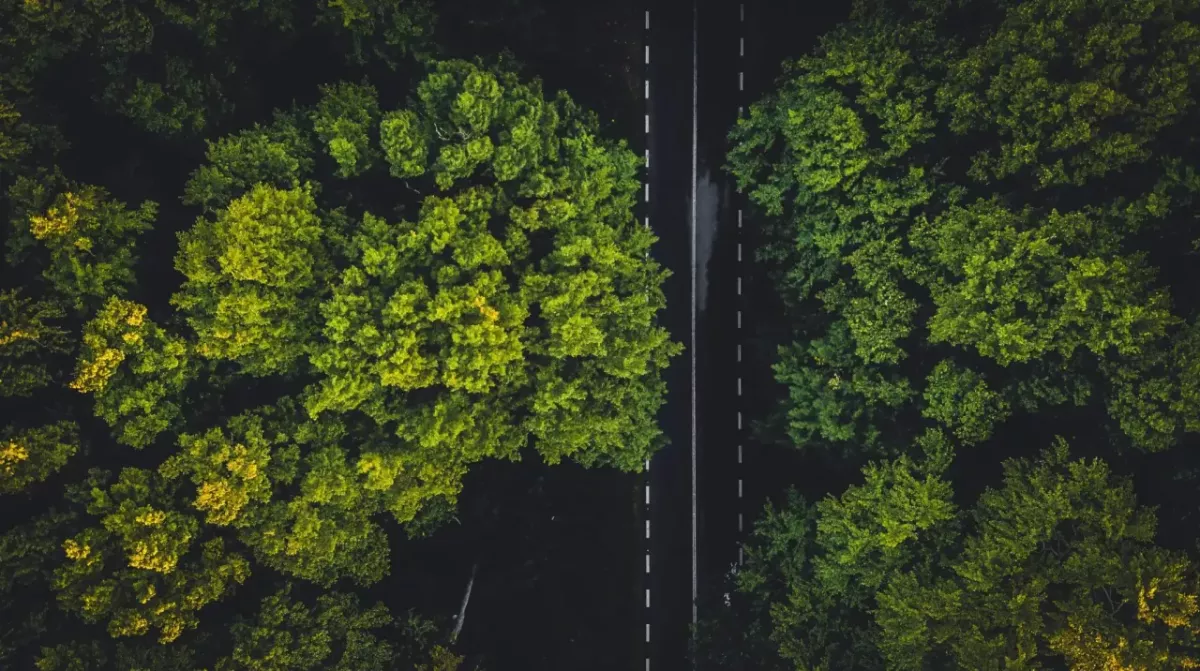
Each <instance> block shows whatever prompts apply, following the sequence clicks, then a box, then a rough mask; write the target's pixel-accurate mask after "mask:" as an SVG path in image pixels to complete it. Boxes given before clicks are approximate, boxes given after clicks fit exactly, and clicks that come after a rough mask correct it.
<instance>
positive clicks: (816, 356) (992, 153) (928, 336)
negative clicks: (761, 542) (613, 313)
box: [729, 0, 1200, 455]
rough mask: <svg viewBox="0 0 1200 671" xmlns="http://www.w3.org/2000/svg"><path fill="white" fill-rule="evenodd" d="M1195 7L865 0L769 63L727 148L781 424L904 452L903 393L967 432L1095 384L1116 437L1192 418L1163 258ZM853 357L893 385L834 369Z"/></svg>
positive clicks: (1195, 52)
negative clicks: (777, 298) (791, 334)
mask: <svg viewBox="0 0 1200 671" xmlns="http://www.w3.org/2000/svg"><path fill="white" fill-rule="evenodd" d="M905 4H907V5H908V6H907V7H904V8H898V7H897V6H898V5H905ZM1198 21H1200V6H1198V5H1197V3H1196V2H1194V0H1144V1H1141V2H1133V3H1126V2H1105V1H1099V2H1086V3H1081V2H1068V1H1064V0H1035V1H1033V2H1023V3H1009V2H1004V1H1000V0H979V1H977V2H967V3H940V2H929V3H924V2H917V3H889V2H882V1H880V2H860V3H858V5H857V7H856V10H855V13H854V16H853V18H852V21H851V22H849V23H847V24H844V25H842V26H839V27H838V28H836V29H835V30H833V31H832V32H831V33H829V34H828V35H826V36H825V37H824V38H822V41H821V48H820V49H819V50H818V52H817V53H816V54H815V55H812V56H807V57H803V58H800V59H798V60H796V61H794V62H791V63H789V64H788V65H787V66H786V68H785V75H784V76H783V77H782V78H781V79H780V81H779V84H778V88H777V90H775V91H774V92H772V93H770V94H769V95H767V96H766V97H765V98H764V99H763V100H761V101H759V102H758V103H756V104H754V105H752V106H751V107H750V109H749V113H748V115H747V116H746V117H744V118H742V119H739V121H738V123H737V126H736V128H735V129H734V130H733V131H732V133H731V135H730V139H731V141H732V143H733V148H732V150H731V151H730V154H729V169H730V170H731V172H732V173H733V175H734V177H735V178H736V180H737V183H738V185H739V188H740V189H742V190H743V191H744V192H745V193H746V194H747V195H748V197H749V200H750V202H751V203H752V204H753V206H754V213H753V216H754V217H755V218H756V224H758V225H759V226H760V227H761V228H762V229H763V230H764V231H765V232H766V235H767V237H768V240H769V242H768V244H767V245H766V246H765V247H764V248H763V249H761V250H759V260H760V261H762V262H764V263H766V264H767V265H768V266H769V267H770V273H771V275H772V278H773V279H774V280H775V282H776V284H777V285H778V286H780V288H781V291H782V293H783V296H784V298H785V300H786V302H787V304H788V305H789V309H790V311H791V312H792V314H793V315H794V316H795V317H796V319H795V328H794V330H795V331H796V334H797V335H796V338H797V343H796V344H795V345H794V346H792V347H785V348H784V349H783V350H781V352H780V361H779V363H778V365H777V366H776V375H777V378H778V379H779V380H780V381H781V382H783V383H784V384H786V385H787V386H788V387H789V388H790V397H789V399H788V400H787V401H786V402H785V404H786V408H785V409H786V413H787V416H788V428H789V435H790V437H791V439H792V440H793V441H795V442H796V443H797V444H798V445H801V446H804V447H806V448H808V447H818V448H820V447H825V448H831V449H833V450H834V451H836V452H839V453H842V454H851V455H853V454H861V453H865V454H868V455H888V454H895V453H897V452H899V451H903V450H905V449H907V447H908V446H911V445H912V444H913V443H912V439H913V438H915V434H914V433H913V431H914V429H915V430H916V431H917V433H919V432H920V431H922V430H924V429H925V428H927V427H928V426H929V424H928V423H927V424H925V425H921V426H917V427H913V426H912V425H911V424H909V425H907V427H906V428H904V429H901V430H897V426H896V423H895V422H896V419H897V417H900V416H908V415H911V414H913V413H914V411H915V412H916V413H918V414H920V415H922V416H924V417H925V418H927V419H928V420H930V421H931V422H933V423H934V425H935V426H940V427H942V428H945V429H947V430H948V432H949V433H950V434H951V435H953V436H955V439H956V440H958V441H960V442H962V443H980V442H985V441H987V440H988V437H989V436H990V435H991V434H992V433H993V432H994V430H995V428H996V427H998V426H999V425H1000V424H1001V423H1002V422H1003V420H1004V419H1005V418H1006V417H1007V416H1008V415H1009V412H1010V409H1012V410H1013V411H1020V412H1024V413H1035V412H1038V411H1039V410H1041V409H1044V408H1047V407H1050V406H1053V405H1058V404H1061V403H1063V402H1065V401H1067V400H1072V401H1074V402H1075V404H1076V405H1080V406H1091V407H1093V408H1096V407H1099V406H1105V407H1107V409H1108V414H1109V416H1110V418H1111V421H1110V422H1109V424H1111V426H1112V428H1113V429H1114V431H1113V433H1114V438H1115V439H1116V440H1117V442H1118V444H1119V445H1128V446H1133V447H1136V448H1139V449H1142V450H1147V451H1159V450H1163V449H1166V448H1167V447H1170V446H1172V445H1174V444H1176V443H1178V442H1179V440H1180V439H1181V437H1182V435H1183V434H1184V433H1193V432H1194V431H1195V427H1196V426H1197V425H1196V421H1195V420H1196V414H1195V410H1196V408H1195V407H1194V404H1192V403H1191V402H1190V401H1187V400H1185V399H1186V398H1188V397H1189V395H1190V391H1188V389H1187V384H1188V383H1186V382H1185V381H1184V377H1186V376H1181V377H1175V376H1174V373H1173V372H1171V373H1168V372H1166V369H1167V368H1168V367H1167V366H1165V365H1164V364H1165V362H1166V361H1167V360H1169V359H1170V360H1182V361H1192V360H1194V359H1195V358H1196V356H1195V354H1194V352H1193V351H1192V346H1193V345H1194V344H1195V343H1194V342H1193V339H1192V338H1191V337H1190V336H1188V335H1187V334H1188V333H1190V332H1191V326H1190V325H1189V324H1190V323H1191V321H1192V316H1191V315H1190V314H1189V313H1188V310H1190V309H1191V308H1190V307H1186V306H1190V302H1188V301H1184V302H1183V304H1182V305H1177V304H1178V303H1179V302H1180V301H1179V295H1178V292H1176V295H1175V296H1172V294H1171V292H1169V291H1168V289H1167V288H1166V287H1165V286H1163V285H1162V283H1161V282H1162V277H1163V276H1164V274H1169V273H1174V272H1177V271H1178V270H1179V269H1180V268H1182V267H1184V266H1185V265H1186V264H1187V263H1188V262H1189V258H1188V257H1187V256H1186V255H1185V254H1186V250H1183V249H1181V248H1180V247H1181V246H1180V245H1179V244H1178V243H1179V242H1180V240H1179V236H1180V235H1181V234H1183V232H1185V231H1187V230H1188V221H1189V220H1190V218H1191V215H1190V214H1189V212H1190V210H1191V208H1192V207H1193V205H1194V202H1195V200H1194V195H1195V193H1196V190H1197V186H1198V185H1197V182H1196V177H1195V172H1194V170H1192V169H1190V168H1187V167H1185V166H1188V165H1189V164H1190V163H1193V162H1194V158H1195V157H1194V153H1192V152H1193V149H1192V147H1193V146H1194V142H1193V140H1192V139H1190V135H1189V133H1190V130H1189V129H1192V128H1195V127H1196V125H1197V123H1198V121H1197V116H1196V115H1197V108H1196V106H1195V104H1194V100H1195V91H1196V87H1197V84H1198V81H1197V79H1196V77H1197V75H1196V73H1197V72H1200V70H1197V68H1196V65H1197V64H1198V63H1200V29H1198V28H1197V25H1198ZM963 26H971V28H970V30H964V29H963ZM1192 237H1194V235H1193V236H1192ZM1181 307H1182V309H1180V308H1181ZM817 308H822V309H824V310H826V311H828V312H831V313H833V317H832V318H830V319H825V320H822V319H813V318H810V317H808V315H811V314H812V313H814V312H816V311H817ZM831 348H832V349H833V353H828V354H827V353H826V352H827V350H829V349H831ZM806 350H808V351H810V352H812V353H811V354H809V355H807V356H806V355H805V354H804V352H805V351H806ZM948 357H949V358H948ZM951 359H952V360H953V361H954V362H955V363H954V364H953V365H954V366H955V367H956V369H961V370H963V371H975V372H974V373H969V372H968V373H964V374H959V373H953V372H952V371H951V369H948V368H947V366H950V365H951V364H948V363H945V361H948V360H951ZM1159 362H1162V363H1159ZM851 371H853V372H851ZM867 371H870V372H869V373H868V372H867ZM863 375H870V376H871V377H873V378H874V379H876V380H885V381H887V382H886V383H884V384H886V385H887V389H888V391H887V392H884V391H876V392H874V395H875V398H872V393H868V392H864V391H861V390H860V388H861V385H862V384H864V383H863V382H858V383H857V384H854V383H852V384H850V385H845V384H844V382H839V380H841V381H848V380H854V379H860V380H861V379H863V378H862V376H863ZM964 375H965V377H964ZM980 375H985V376H986V379H987V386H986V387H982V386H980V384H981V382H980V381H978V380H976V379H975V378H977V377H978V376H980ZM831 378H833V380H834V382H833V383H829V382H828V381H829V380H830V379H831ZM830 385H833V386H832V387H831V386H830ZM900 385H907V387H901V386H900ZM921 386H924V390H923V393H920V394H916V393H912V392H908V391H905V392H901V391H900V390H901V389H906V390H907V389H909V388H911V389H912V390H914V391H915V390H916V389H918V388H919V387H921ZM972 389H973V391H972ZM958 402H963V403H965V404H966V405H965V406H963V407H961V408H953V407H952V405H953V404H955V403H958Z"/></svg>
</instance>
